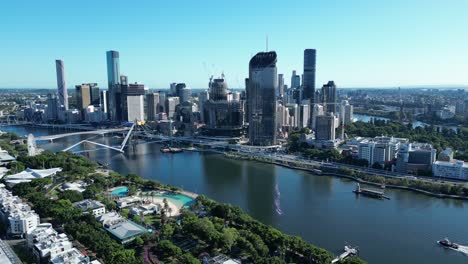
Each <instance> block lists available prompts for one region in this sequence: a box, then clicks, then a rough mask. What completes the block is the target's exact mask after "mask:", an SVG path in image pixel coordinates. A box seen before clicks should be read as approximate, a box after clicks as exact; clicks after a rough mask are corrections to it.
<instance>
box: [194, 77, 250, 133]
mask: <svg viewBox="0 0 468 264" xmlns="http://www.w3.org/2000/svg"><path fill="white" fill-rule="evenodd" d="M209 88H210V89H209V95H208V98H209V99H208V100H206V101H205V102H204V103H203V110H202V111H203V119H204V122H205V124H206V125H205V128H204V133H205V134H208V135H213V136H239V135H240V134H241V132H242V130H243V127H244V103H243V101H241V100H240V93H229V92H228V86H227V83H226V81H225V80H224V76H222V77H221V78H218V79H214V80H212V79H210V83H209Z"/></svg>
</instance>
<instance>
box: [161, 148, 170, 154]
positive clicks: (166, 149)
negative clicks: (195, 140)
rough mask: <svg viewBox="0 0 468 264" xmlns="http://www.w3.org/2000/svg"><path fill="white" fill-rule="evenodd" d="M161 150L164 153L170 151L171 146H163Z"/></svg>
mask: <svg viewBox="0 0 468 264" xmlns="http://www.w3.org/2000/svg"><path fill="white" fill-rule="evenodd" d="M161 152H162V153H170V152H171V150H170V149H169V148H162V149H161Z"/></svg>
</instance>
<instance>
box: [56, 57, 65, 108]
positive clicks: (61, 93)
mask: <svg viewBox="0 0 468 264" xmlns="http://www.w3.org/2000/svg"><path fill="white" fill-rule="evenodd" d="M55 69H56V71H57V90H58V97H59V98H58V100H59V104H60V106H63V107H64V108H65V110H68V92H67V83H66V81H65V65H63V61H62V60H55Z"/></svg>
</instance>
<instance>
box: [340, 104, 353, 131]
mask: <svg viewBox="0 0 468 264" xmlns="http://www.w3.org/2000/svg"><path fill="white" fill-rule="evenodd" d="M340 116H341V123H342V124H345V125H347V124H350V123H352V122H353V106H352V105H350V104H349V102H348V100H343V101H342V102H341V109H340Z"/></svg>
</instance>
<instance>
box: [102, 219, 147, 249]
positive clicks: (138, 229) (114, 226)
mask: <svg viewBox="0 0 468 264" xmlns="http://www.w3.org/2000/svg"><path fill="white" fill-rule="evenodd" d="M96 219H97V220H98V222H100V223H101V224H102V225H103V227H104V229H105V230H106V231H107V232H109V233H110V234H111V235H112V236H113V237H114V238H115V239H117V240H118V241H119V242H120V243H122V244H126V243H128V242H131V241H132V240H134V239H135V238H136V237H138V236H140V235H142V234H143V233H145V232H146V229H145V228H144V227H142V226H140V225H138V224H136V223H134V222H132V221H130V220H128V219H125V218H124V217H122V216H121V215H119V214H118V213H116V212H110V213H107V214H103V215H101V216H99V217H97V218H96Z"/></svg>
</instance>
